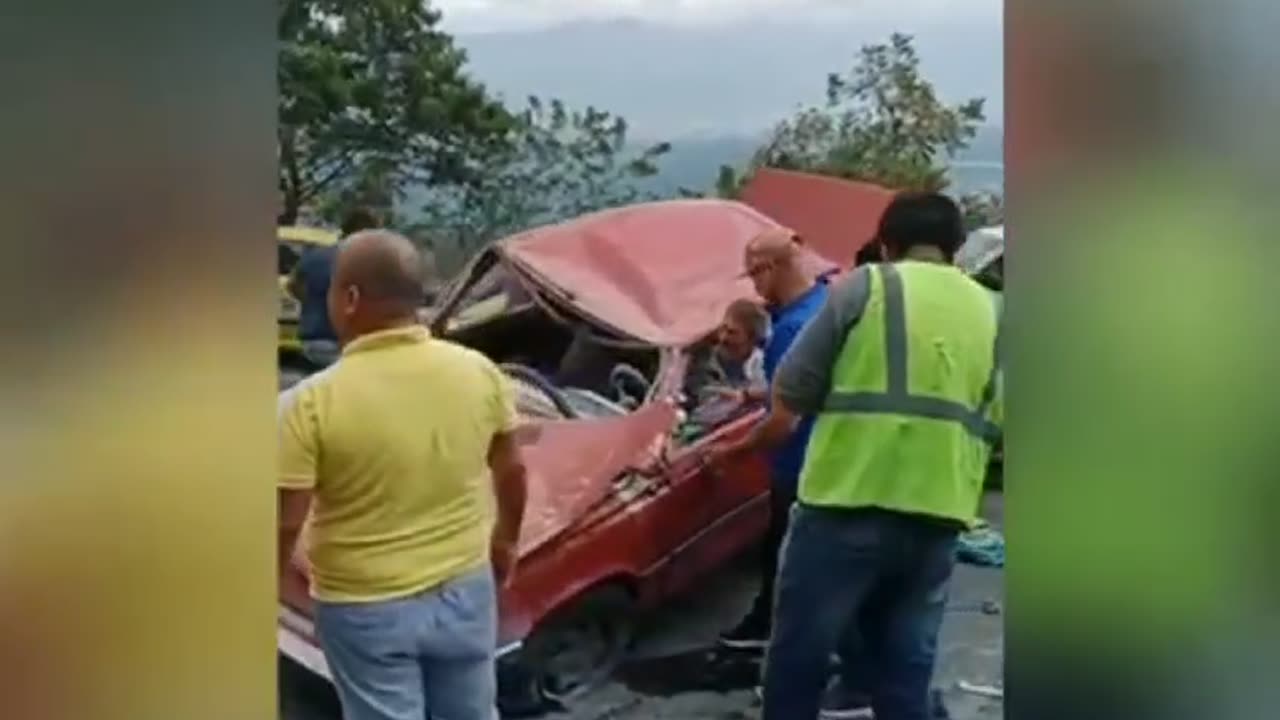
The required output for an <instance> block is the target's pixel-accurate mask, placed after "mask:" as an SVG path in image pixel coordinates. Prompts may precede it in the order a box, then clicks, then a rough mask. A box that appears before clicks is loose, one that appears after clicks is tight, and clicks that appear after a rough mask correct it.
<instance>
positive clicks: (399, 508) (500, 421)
mask: <svg viewBox="0 0 1280 720" xmlns="http://www.w3.org/2000/svg"><path fill="white" fill-rule="evenodd" d="M512 398H513V396H512V393H511V390H510V386H509V384H508V382H507V380H506V377H505V376H504V375H503V374H502V372H501V371H500V370H499V369H498V368H497V367H496V366H495V365H494V364H493V363H492V362H490V361H489V360H488V359H487V358H486V357H484V356H483V355H481V354H480V353H477V352H475V351H473V350H470V349H467V348H465V347H462V346H460V345H455V344H453V343H449V342H445V341H443V340H437V339H433V338H432V337H431V336H430V335H429V334H428V332H427V331H426V329H425V328H422V327H419V326H414V327H408V328H397V329H394V330H387V331H383V332H379V333H374V334H372V335H367V336H365V337H363V338H360V339H359V340H356V341H355V342H352V343H350V344H349V345H348V346H347V347H346V349H345V350H344V351H343V354H342V358H341V359H340V360H339V361H338V362H337V363H335V364H334V365H333V366H331V367H329V368H328V369H327V370H325V371H323V372H320V373H318V374H316V375H313V376H312V377H310V378H307V379H306V380H304V381H303V382H302V383H300V384H298V385H297V386H295V387H294V388H291V389H290V390H287V391H285V392H284V393H282V394H281V396H280V404H279V426H280V479H279V484H280V487H283V488H291V489H306V490H311V491H312V492H313V496H312V503H311V516H310V517H309V519H308V523H307V528H306V533H305V536H306V543H307V555H308V559H309V561H310V563H311V573H312V575H311V594H312V596H313V597H315V598H316V599H318V600H324V601H328V602H373V601H379V600H389V599H394V598H399V597H405V596H408V595H413V594H415V593H417V592H420V591H422V590H426V589H429V588H432V587H435V586H438V585H440V584H442V583H444V582H446V581H448V580H450V579H452V578H454V577H457V576H459V575H461V574H464V573H467V572H469V571H471V570H474V569H476V568H478V567H481V566H482V565H483V564H484V563H485V562H486V561H487V559H488V551H489V533H490V529H491V527H492V502H491V494H490V493H491V489H490V487H489V485H488V482H489V473H488V466H487V457H488V450H489V443H490V440H491V439H492V438H493V436H494V434H495V433H498V432H507V431H510V430H512V429H514V427H515V423H516V414H515V407H514V401H513V399H512Z"/></svg>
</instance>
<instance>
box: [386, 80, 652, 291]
mask: <svg viewBox="0 0 1280 720" xmlns="http://www.w3.org/2000/svg"><path fill="white" fill-rule="evenodd" d="M626 140H627V123H626V121H625V120H623V119H622V118H620V117H616V116H614V115H612V114H610V113H608V112H605V111H602V110H598V109H596V108H593V107H588V108H586V109H585V110H580V111H579V110H571V109H570V108H568V107H566V106H565V104H564V103H563V102H561V101H559V100H551V101H549V102H544V101H542V100H540V99H539V98H536V97H530V98H529V100H528V103H527V106H526V108H525V109H524V110H523V111H522V112H521V113H519V114H518V115H517V116H516V123H515V125H514V126H513V128H512V130H511V131H510V133H509V135H508V137H507V142H506V143H505V144H504V145H503V149H502V150H501V151H499V152H494V153H493V154H491V155H490V156H488V157H487V158H486V159H485V162H484V165H483V168H482V169H481V171H480V172H479V173H478V179H477V180H476V181H475V182H467V183H457V184H452V185H447V186H440V187H436V188H432V189H430V190H428V191H427V193H426V195H425V197H424V198H423V203H424V204H423V208H422V210H423V218H422V219H421V221H420V222H419V223H417V225H416V226H415V227H414V228H413V229H412V230H411V233H412V234H414V235H415V236H417V237H420V238H422V239H423V240H422V241H423V242H424V243H425V244H428V245H430V246H431V247H432V249H433V251H434V252H435V254H436V256H437V259H438V262H439V263H440V265H441V266H442V267H447V268H449V269H454V268H456V267H457V266H458V265H459V264H461V263H462V262H463V261H465V259H466V258H467V257H468V256H470V255H471V254H472V253H473V252H475V251H476V250H478V249H479V248H480V247H482V246H483V245H484V244H485V243H486V242H489V241H490V240H494V239H497V238H501V237H505V236H507V235H510V234H513V233H515V232H518V231H520V230H523V229H526V228H529V227H533V226H537V225H542V224H546V223H551V222H556V221H559V220H563V219H566V218H571V217H576V216H578V215H582V214H585V213H589V212H594V211H596V210H601V209H604V208H608V207H614V206H618V205H626V204H629V203H633V202H637V201H640V200H644V199H649V196H648V195H646V194H645V193H642V192H641V191H640V190H639V189H637V187H636V184H635V182H634V181H635V180H637V179H639V178H645V177H650V176H652V175H654V174H656V173H657V172H658V166H657V163H658V161H659V160H660V159H661V157H662V156H663V155H665V154H666V153H667V152H668V151H669V150H670V149H671V147H670V145H669V144H667V143H658V144H655V145H652V146H650V147H647V148H645V149H643V150H641V151H639V152H631V153H628V152H627V150H626Z"/></svg>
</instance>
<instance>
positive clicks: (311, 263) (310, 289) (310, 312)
mask: <svg viewBox="0 0 1280 720" xmlns="http://www.w3.org/2000/svg"><path fill="white" fill-rule="evenodd" d="M337 254H338V251H337V248H335V247H314V248H308V249H307V251H306V252H304V253H303V254H302V258H301V259H299V260H298V267H297V270H296V272H297V273H298V284H299V285H301V290H300V291H301V293H302V297H300V298H298V301H299V302H300V303H301V304H302V310H301V311H300V312H299V313H298V339H299V340H334V341H336V340H337V339H338V336H337V334H336V333H335V332H334V331H333V325H331V324H330V323H329V308H328V304H327V299H326V298H327V296H328V295H329V280H330V278H331V276H332V274H333V260H334V258H335V257H336V256H337Z"/></svg>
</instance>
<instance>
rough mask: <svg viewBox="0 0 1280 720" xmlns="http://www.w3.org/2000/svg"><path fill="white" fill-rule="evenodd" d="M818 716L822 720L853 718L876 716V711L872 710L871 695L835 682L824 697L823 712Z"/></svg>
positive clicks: (846, 719) (850, 719) (849, 719)
mask: <svg viewBox="0 0 1280 720" xmlns="http://www.w3.org/2000/svg"><path fill="white" fill-rule="evenodd" d="M818 717H820V718H822V720H853V719H854V718H874V717H875V713H873V712H872V711H871V696H869V695H867V694H866V693H862V692H857V691H853V690H848V689H846V688H845V686H844V684H843V683H840V682H835V683H832V685H831V687H829V688H827V692H826V694H824V695H823V697H822V712H821V713H819V715H818Z"/></svg>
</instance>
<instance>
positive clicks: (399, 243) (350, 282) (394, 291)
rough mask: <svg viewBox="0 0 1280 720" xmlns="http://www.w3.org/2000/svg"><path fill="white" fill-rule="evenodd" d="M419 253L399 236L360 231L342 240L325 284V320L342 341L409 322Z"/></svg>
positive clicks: (418, 298) (419, 279)
mask: <svg viewBox="0 0 1280 720" xmlns="http://www.w3.org/2000/svg"><path fill="white" fill-rule="evenodd" d="M423 270H424V267H423V262H422V256H421V254H420V253H419V252H418V249H417V248H416V247H414V245H413V243H412V242H410V241H409V239H408V238H405V237H404V236H403V235H399V234H396V233H394V232H391V231H389V230H364V231H361V232H358V233H355V234H354V235H351V236H350V237H347V238H346V239H344V240H343V241H342V243H341V245H339V246H338V254H337V258H336V259H335V260H334V266H333V278H332V280H331V281H330V284H329V319H330V321H331V322H332V323H333V326H334V330H336V331H337V332H338V336H339V338H340V339H341V340H342V341H343V342H344V343H345V342H348V341H350V340H352V339H354V338H355V337H358V336H359V335H363V334H366V333H369V332H375V331H377V330H381V329H386V328H387V327H393V326H396V325H403V324H406V323H407V322H412V321H414V320H415V318H416V311H417V309H418V307H419V306H420V305H421V304H422V297H423V283H424V280H425V278H424V273H423Z"/></svg>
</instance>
